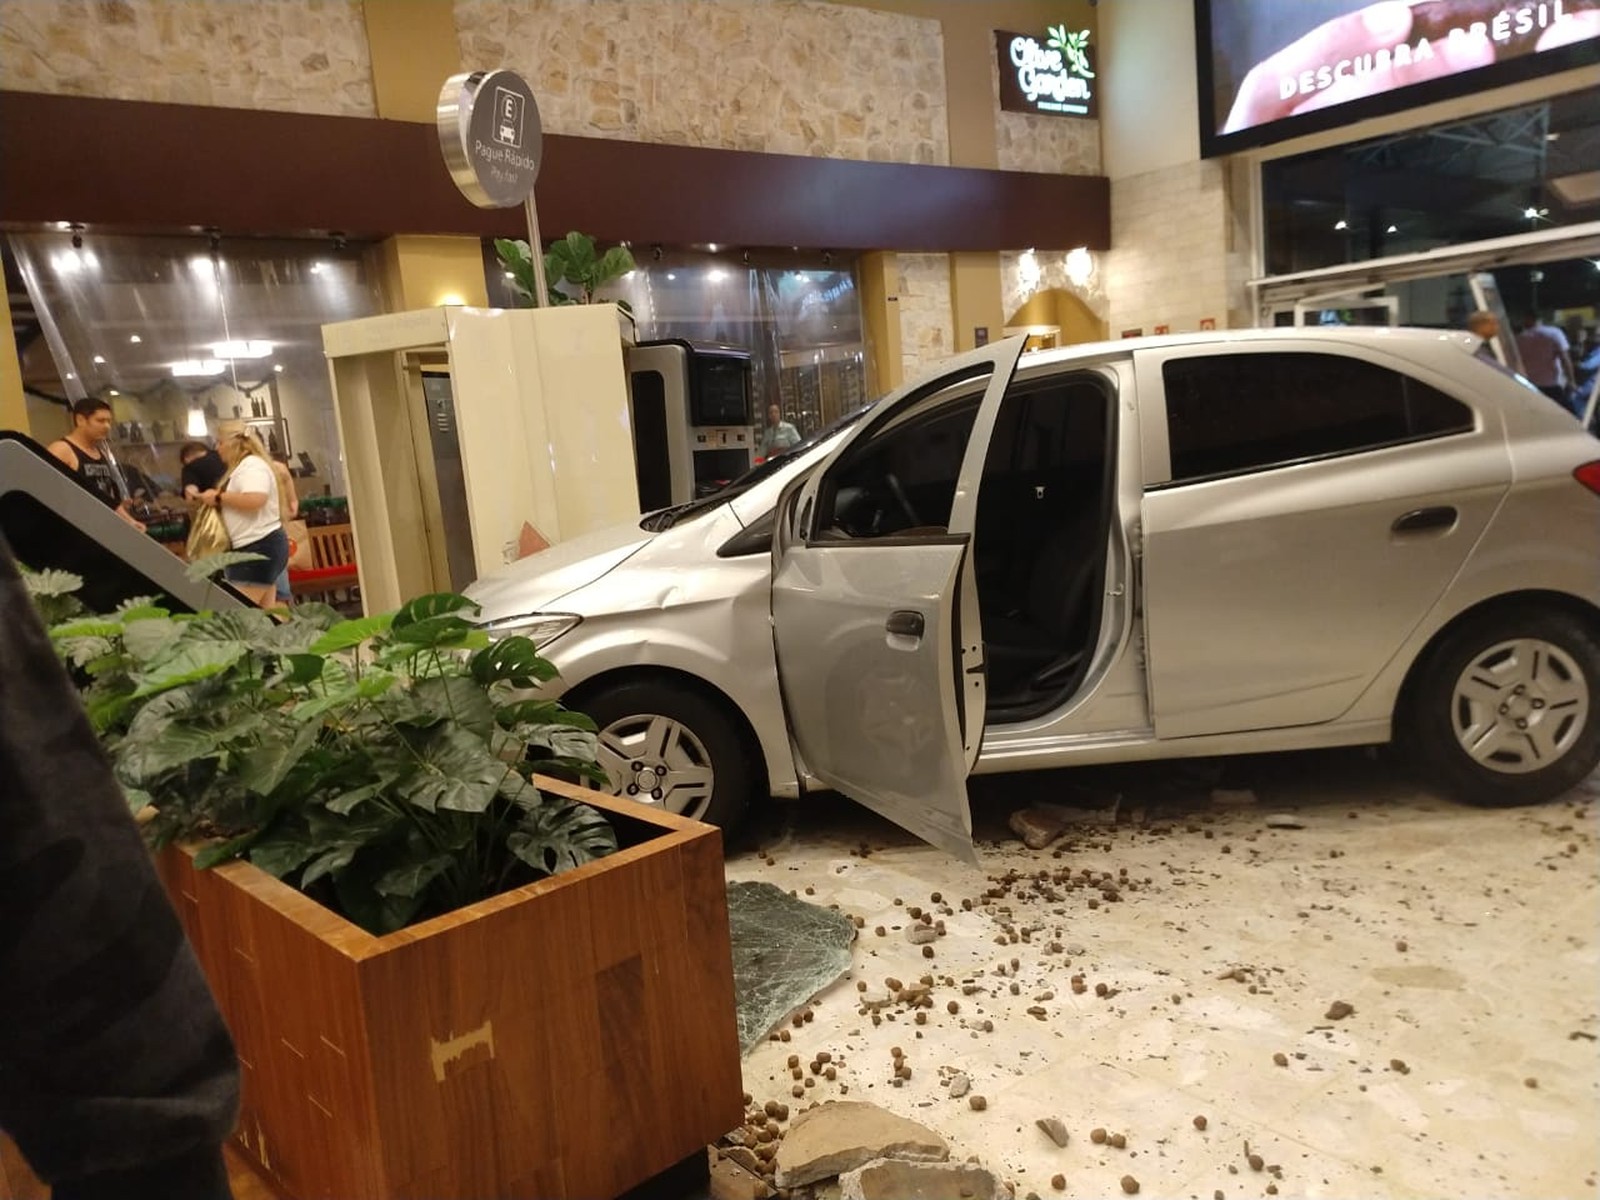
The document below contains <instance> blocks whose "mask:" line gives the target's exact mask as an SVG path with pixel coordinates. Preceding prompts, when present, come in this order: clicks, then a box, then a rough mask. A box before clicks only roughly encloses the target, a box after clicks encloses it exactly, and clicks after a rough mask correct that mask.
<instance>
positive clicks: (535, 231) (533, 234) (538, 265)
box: [522, 191, 550, 308]
mask: <svg viewBox="0 0 1600 1200" xmlns="http://www.w3.org/2000/svg"><path fill="white" fill-rule="evenodd" d="M522 210H523V212H525V213H527V215H528V255H529V257H530V258H532V259H533V306H534V307H535V308H543V307H545V305H547V304H549V303H550V292H549V290H548V289H549V285H548V284H547V283H545V278H544V241H543V240H542V239H541V238H540V237H539V214H538V212H537V211H536V210H535V209H534V207H533V193H532V192H531V191H530V192H529V193H528V198H527V199H526V200H524V201H523V202H522Z"/></svg>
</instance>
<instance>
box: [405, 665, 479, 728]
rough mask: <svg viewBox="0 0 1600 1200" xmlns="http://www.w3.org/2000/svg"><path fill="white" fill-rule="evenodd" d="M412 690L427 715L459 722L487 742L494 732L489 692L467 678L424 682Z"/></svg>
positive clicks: (448, 677)
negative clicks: (430, 714)
mask: <svg viewBox="0 0 1600 1200" xmlns="http://www.w3.org/2000/svg"><path fill="white" fill-rule="evenodd" d="M411 691H412V695H414V696H415V697H416V698H417V701H418V703H420V704H421V705H422V706H423V707H424V708H425V709H426V710H427V711H428V712H430V713H434V714H437V715H438V716H441V717H445V718H448V719H449V720H452V721H454V722H456V723H457V724H458V725H460V726H461V727H462V728H464V729H466V730H469V731H470V732H472V733H474V734H476V735H477V736H478V737H479V738H480V739H487V738H488V736H489V734H490V732H492V731H493V729H494V705H493V704H492V703H491V702H490V700H489V695H488V693H487V692H485V691H484V690H483V688H481V687H480V686H479V685H478V684H477V683H476V682H474V681H473V680H471V679H469V678H467V677H466V676H464V675H444V676H439V677H436V678H433V679H423V680H420V681H418V682H417V683H416V684H415V685H414V686H413V687H412V689H411Z"/></svg>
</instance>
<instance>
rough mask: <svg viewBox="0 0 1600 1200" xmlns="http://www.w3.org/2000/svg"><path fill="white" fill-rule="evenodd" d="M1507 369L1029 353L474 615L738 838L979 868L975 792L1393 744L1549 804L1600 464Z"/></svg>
mask: <svg viewBox="0 0 1600 1200" xmlns="http://www.w3.org/2000/svg"><path fill="white" fill-rule="evenodd" d="M1474 344H1475V343H1474V340H1473V339H1471V338H1468V337H1466V336H1464V335H1456V334H1449V333H1439V332H1436V331H1423V330H1367V329H1340V330H1337V331H1317V332H1310V331H1306V330H1301V329H1283V330H1242V331H1235V332H1224V333H1202V334H1195V335H1187V336H1177V337H1166V338H1158V339H1143V340H1131V341H1124V342H1117V343H1106V344H1100V345H1092V346H1083V347H1074V348H1071V349H1067V350H1060V351H1049V352H1045V353H1039V354H1030V355H1028V356H1026V357H1022V355H1021V344H1020V342H1019V341H1017V340H1011V341H1006V342H1003V343H1000V344H996V345H993V346H989V347H985V348H983V349H980V350H977V351H974V352H971V353H968V354H964V355H961V356H959V357H957V358H953V359H951V360H949V362H948V363H947V364H946V365H945V366H944V367H943V369H941V370H940V371H938V372H937V373H935V374H934V375H932V376H931V377H929V378H926V379H923V380H921V381H919V382H918V383H916V384H913V385H910V386H908V387H905V388H903V389H901V390H900V391H898V392H896V393H894V394H892V395H890V396H888V397H886V398H885V399H884V400H882V401H880V402H879V403H878V404H876V405H875V406H874V407H873V408H872V409H871V410H870V411H868V412H867V413H866V414H865V415H864V416H861V417H860V418H859V419H857V420H855V421H853V422H849V423H847V424H846V425H845V426H843V427H841V428H837V429H835V430H832V431H828V432H827V433H826V434H824V435H822V436H819V437H817V438H815V439H813V440H812V441H811V442H809V443H807V444H804V445H802V446H800V447H798V448H796V450H795V451H794V452H793V453H791V454H789V455H787V456H785V457H784V458H783V459H780V460H778V461H777V462H774V463H769V464H767V465H766V466H764V467H761V468H758V469H757V470H756V471H755V472H754V473H752V475H751V476H748V477H746V478H745V479H743V480H740V481H738V482H737V483H735V484H734V485H732V486H730V487H729V488H728V489H727V490H726V491H724V492H722V493H720V494H718V495H717V496H714V497H710V498H708V499H705V500H701V501H697V502H695V503H694V504H691V505H687V506H684V507H681V508H678V509H669V510H666V511H664V512H659V513H654V514H651V515H649V516H647V517H645V518H644V519H643V520H642V521H640V522H638V523H637V524H630V525H627V526H624V527H621V528H618V529H614V530H610V531H608V532H605V533H603V534H598V535H593V536H589V537H585V538H582V539H579V540H576V541H573V542H569V543H566V544H563V545H560V546H557V547H556V548H554V549H552V550H549V551H546V552H545V553H542V554H538V555H535V556H533V557H531V558H528V559H525V560H523V561H522V562H519V563H517V564H515V565H514V566H512V567H511V568H509V569H507V570H506V571H504V572H502V573H500V574H498V575H497V576H495V577H492V578H486V579H484V580H482V581H481V582H480V583H478V584H477V585H476V586H475V587H474V588H473V589H472V592H473V596H474V598H475V599H477V600H478V601H479V602H480V603H481V604H482V605H483V620H484V621H485V623H486V624H488V625H489V626H490V627H491V628H493V629H498V630H507V631H509V630H516V631H519V632H523V633H526V634H529V635H530V636H532V637H533V638H534V639H535V641H537V642H538V643H539V644H540V645H541V646H542V647H543V650H544V653H545V654H547V655H548V656H549V657H550V658H551V660H552V661H553V662H554V663H555V664H556V665H557V667H558V668H559V669H560V671H561V679H560V681H559V682H558V684H557V685H555V689H554V690H555V691H557V692H559V691H562V690H564V691H565V692H566V697H565V699H566V702H567V703H569V704H570V705H572V706H573V707H576V708H579V709H581V710H583V711H585V712H587V713H589V714H590V715H591V716H593V717H594V718H595V719H596V721H598V722H599V724H600V726H601V730H602V732H601V747H602V756H603V759H604V762H605V765H606V767H607V769H608V771H609V773H610V775H611V778H612V780H613V783H614V785H615V788H616V790H617V791H618V792H619V793H620V794H623V795H627V796H632V797H635V798H637V799H639V800H642V801H645V802H647V803H656V804H661V805H665V806H667V807H669V808H672V809H674V810H677V811H681V812H686V813H688V814H690V815H693V816H696V817H700V818H702V819H705V820H709V821H713V822H716V823H719V824H722V825H724V826H730V825H732V824H734V823H736V822H737V820H738V819H739V817H740V815H741V813H742V812H743V810H744V808H745V806H746V804H747V803H749V802H750V801H751V800H752V799H753V798H755V797H760V796H766V795H769V794H772V795H778V796H787V797H793V796H798V795H801V794H802V793H804V792H805V791H806V790H807V789H811V788H816V787H826V788H832V789H836V790H838V791H840V792H843V793H845V794H846V795H848V796H851V797H853V798H854V799H856V800H858V801H860V802H862V803H863V804H866V805H868V806H869V807H871V808H873V809H875V810H877V811H878V812H880V813H882V814H883V815H885V816H886V817H889V818H890V819H892V820H894V821H896V822H898V823H899V824H901V825H903V826H904V827H905V828H907V829H909V830H911V831H912V832H914V833H916V834H918V835H919V836H921V837H923V838H926V839H927V840H928V841H930V842H933V843H934V844H936V845H939V846H942V847H945V848H947V849H949V850H950V851H952V852H954V853H957V854H960V855H964V856H967V857H971V856H972V855H973V848H972V840H971V828H972V826H971V816H970V814H969V812H968V808H967V798H966V779H967V775H968V773H969V772H970V771H973V770H977V771H1014V770H1020V769H1028V768H1037V767H1059V766H1070V765H1074V764H1086V763H1106V762H1118V761H1127V760H1133V759H1153V758H1174V757H1190V756H1204V755H1223V754H1240V753H1257V752H1261V751H1272V750H1296V749H1305V748H1309V747H1325V746H1344V745H1359V744H1367V743H1382V742H1388V741H1391V740H1395V741H1398V742H1401V743H1402V744H1403V745H1404V747H1405V750H1406V754H1407V757H1408V759H1409V760H1410V761H1412V762H1414V763H1415V765H1416V766H1417V767H1418V768H1420V769H1421V770H1422V771H1423V772H1424V773H1425V774H1426V776H1427V777H1428V778H1430V779H1431V780H1433V781H1434V782H1435V784H1436V785H1437V786H1438V787H1439V788H1440V789H1441V790H1442V791H1444V792H1446V793H1448V794H1451V795H1454V796H1458V797H1461V798H1463V799H1467V800H1471V801H1476V802H1488V803H1522V802H1529V801H1536V800H1540V799H1544V798H1547V797H1552V796H1555V795H1558V794H1560V793H1562V792H1563V791H1565V790H1567V789H1568V788H1570V787H1572V786H1573V785H1574V784H1576V783H1577V782H1578V781H1579V780H1580V779H1582V778H1584V777H1585V776H1586V775H1588V774H1589V773H1590V772H1591V771H1592V770H1593V769H1594V767H1595V765H1596V761H1597V759H1600V719H1597V713H1596V711H1595V705H1596V700H1597V698H1600V442H1596V440H1595V439H1594V438H1593V437H1591V436H1590V435H1589V434H1588V433H1586V432H1584V431H1583V430H1582V429H1581V428H1580V427H1579V425H1578V423H1577V422H1576V421H1575V420H1574V419H1573V417H1572V415H1571V414H1570V413H1567V412H1565V411H1564V410H1563V409H1561V408H1560V407H1558V406H1557V405H1555V404H1553V403H1552V402H1551V401H1549V400H1548V399H1546V398H1545V397H1544V396H1543V395H1542V394H1540V393H1539V392H1538V391H1537V390H1535V389H1534V388H1533V387H1532V386H1531V385H1530V384H1528V383H1527V382H1526V381H1524V380H1522V379H1520V378H1518V377H1516V376H1514V375H1511V374H1510V373H1508V372H1506V371H1504V370H1502V369H1500V368H1499V367H1498V366H1496V365H1494V364H1492V363H1490V362H1487V361H1485V360H1484V359H1482V358H1480V357H1478V356H1476V355H1475V354H1474V353H1473V348H1474Z"/></svg>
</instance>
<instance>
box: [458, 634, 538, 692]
mask: <svg viewBox="0 0 1600 1200" xmlns="http://www.w3.org/2000/svg"><path fill="white" fill-rule="evenodd" d="M471 669H472V677H473V678H474V679H476V680H477V681H478V682H479V683H481V684H483V685H484V686H485V687H487V686H488V685H489V684H491V683H496V682H499V681H501V680H503V681H505V682H506V683H509V684H511V685H512V686H513V687H519V688H531V687H535V686H537V685H538V684H541V683H549V682H550V680H552V679H554V678H555V677H556V669H555V667H554V666H553V665H552V664H551V663H550V662H549V661H547V660H546V659H543V658H540V657H539V649H538V647H537V646H535V645H534V644H533V641H532V640H531V639H529V638H525V637H508V638H502V639H501V640H500V641H498V642H493V643H491V644H490V645H488V646H486V647H484V648H483V649H482V650H479V651H478V652H477V653H476V654H474V655H473V656H472V667H471Z"/></svg>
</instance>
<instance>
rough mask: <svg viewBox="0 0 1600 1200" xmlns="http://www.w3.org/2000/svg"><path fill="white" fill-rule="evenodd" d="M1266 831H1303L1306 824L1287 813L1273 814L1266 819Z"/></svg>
mask: <svg viewBox="0 0 1600 1200" xmlns="http://www.w3.org/2000/svg"><path fill="white" fill-rule="evenodd" d="M1265 823H1266V826H1267V828H1268V829H1304V828H1305V827H1306V823H1305V822H1304V821H1302V820H1301V819H1300V818H1299V817H1296V816H1293V815H1291V814H1289V813H1273V814H1272V815H1271V816H1270V817H1268V818H1267V819H1266V822H1265Z"/></svg>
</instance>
